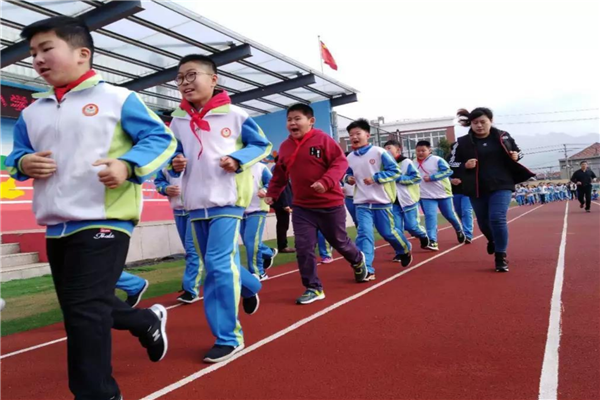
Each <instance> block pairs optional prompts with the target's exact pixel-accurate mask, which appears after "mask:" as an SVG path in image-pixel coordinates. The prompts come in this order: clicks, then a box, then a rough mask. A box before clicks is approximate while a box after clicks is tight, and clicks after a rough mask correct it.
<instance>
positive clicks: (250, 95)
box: [0, 0, 357, 116]
mask: <svg viewBox="0 0 600 400" xmlns="http://www.w3.org/2000/svg"><path fill="white" fill-rule="evenodd" d="M1 3H2V4H1V11H2V18H1V20H0V23H1V25H2V36H1V41H0V49H1V50H0V56H1V57H0V59H1V60H0V63H1V67H2V79H3V80H5V81H8V82H13V83H19V84H23V85H27V86H32V87H36V88H39V89H42V88H44V86H46V83H45V82H44V81H43V79H42V78H40V77H38V76H37V74H36V73H35V71H34V70H33V68H32V65H31V62H32V58H31V57H30V56H29V48H28V46H27V43H24V42H23V41H22V40H21V39H20V37H19V34H20V31H21V29H22V28H23V27H25V26H26V25H29V24H31V23H33V22H36V21H39V20H41V19H44V18H48V17H52V16H58V15H68V16H78V17H81V18H83V19H84V20H85V21H86V23H87V24H88V26H89V27H90V29H91V30H92V36H93V38H94V42H95V47H96V52H95V55H94V65H93V67H94V69H95V70H96V71H99V72H100V73H101V74H102V77H103V78H104V79H105V80H106V81H108V82H110V83H112V84H115V85H120V86H124V87H127V88H129V89H131V90H134V91H137V92H138V93H140V95H141V96H142V98H143V99H144V100H145V101H146V102H147V104H148V105H149V106H151V107H153V108H155V109H159V110H160V109H164V110H171V109H173V108H175V107H176V106H177V105H179V102H180V95H179V91H178V90H177V87H176V85H175V84H174V83H173V79H174V78H175V75H176V73H177V63H178V61H179V59H180V58H181V57H182V56H185V55H187V54H192V53H195V54H205V55H208V56H210V57H212V58H213V60H214V61H215V63H216V64H217V66H218V67H219V76H220V81H219V86H220V88H222V89H224V90H226V91H227V92H228V93H229V95H230V96H231V98H232V102H233V103H234V104H238V105H239V106H241V107H243V108H245V109H246V110H247V111H248V113H249V114H250V115H253V116H256V115H262V114H268V113H271V112H275V111H280V110H284V109H286V108H287V107H289V106H290V105H292V104H295V103H299V102H300V103H306V104H308V103H313V102H317V101H323V100H330V101H331V103H332V106H338V105H342V104H346V103H350V102H354V101H356V100H357V91H356V90H355V89H353V88H351V87H349V86H347V85H345V84H343V83H341V82H338V81H336V80H335V79H332V78H330V77H328V76H325V75H324V74H322V73H320V72H318V71H315V70H313V69H311V68H310V67H308V66H306V65H304V64H302V63H300V62H298V61H295V60H292V59H290V58H289V57H286V56H284V55H283V54H281V53H278V52H276V51H274V50H272V49H269V48H267V47H266V46H263V45H261V44H259V43H256V42H254V41H252V40H250V39H248V38H246V37H244V36H242V35H240V34H237V33H236V32H233V31H231V30H229V29H227V28H225V27H224V26H221V25H219V24H216V23H214V22H212V21H210V20H208V19H206V18H204V17H202V16H200V15H198V14H195V13H194V12H193V11H191V10H189V9H187V8H185V7H182V6H181V5H179V4H176V3H174V2H172V1H169V0H144V1H106V0H103V1H97V0H81V1H64V0H57V1H40V0H29V1H17V0H6V1H2V2H1Z"/></svg>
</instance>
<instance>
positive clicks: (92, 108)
mask: <svg viewBox="0 0 600 400" xmlns="http://www.w3.org/2000/svg"><path fill="white" fill-rule="evenodd" d="M82 111H83V115H85V116H86V117H93V116H94V115H96V114H98V111H99V109H98V106H97V105H95V104H92V103H90V104H88V105H86V106H84V107H83V110H82Z"/></svg>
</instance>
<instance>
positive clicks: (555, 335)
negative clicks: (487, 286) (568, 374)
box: [539, 203, 569, 400]
mask: <svg viewBox="0 0 600 400" xmlns="http://www.w3.org/2000/svg"><path fill="white" fill-rule="evenodd" d="M568 215H569V203H567V206H566V207H565V220H564V224H563V231H562V238H561V240H560V247H559V250H558V262H557V265H556V274H555V276H554V288H553V289H552V301H551V303H550V323H549V324H548V338H547V339H546V350H545V352H544V362H543V364H542V375H541V377H540V396H539V400H556V398H557V395H558V352H559V349H560V335H561V323H562V299H561V296H562V289H563V280H564V275H565V249H566V247H567V217H568Z"/></svg>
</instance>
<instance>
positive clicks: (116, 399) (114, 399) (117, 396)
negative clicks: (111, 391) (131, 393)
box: [109, 393, 123, 400]
mask: <svg viewBox="0 0 600 400" xmlns="http://www.w3.org/2000/svg"><path fill="white" fill-rule="evenodd" d="M109 400H123V395H122V394H121V393H119V394H115V395H114V396H113V397H111V398H110V399H109Z"/></svg>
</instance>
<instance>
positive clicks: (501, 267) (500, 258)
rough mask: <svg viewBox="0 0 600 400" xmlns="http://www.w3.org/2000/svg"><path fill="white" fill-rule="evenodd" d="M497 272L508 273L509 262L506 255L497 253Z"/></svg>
mask: <svg viewBox="0 0 600 400" xmlns="http://www.w3.org/2000/svg"><path fill="white" fill-rule="evenodd" d="M495 263H496V272H508V261H507V260H506V253H496V260H495Z"/></svg>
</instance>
